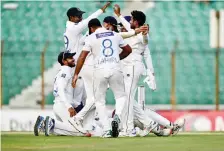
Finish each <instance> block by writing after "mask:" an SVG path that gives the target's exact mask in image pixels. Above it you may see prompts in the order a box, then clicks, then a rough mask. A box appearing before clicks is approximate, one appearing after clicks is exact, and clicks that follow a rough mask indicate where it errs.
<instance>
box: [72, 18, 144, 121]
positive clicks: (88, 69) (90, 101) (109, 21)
mask: <svg viewBox="0 0 224 151" xmlns="http://www.w3.org/2000/svg"><path fill="white" fill-rule="evenodd" d="M116 25H117V21H116V19H115V18H114V17H112V16H107V17H105V18H104V20H103V27H104V28H106V29H107V30H110V31H116V32H118V30H117V27H116ZM147 30H148V27H143V26H142V27H140V28H136V29H135V30H132V31H128V32H120V33H118V34H119V35H121V36H122V38H129V37H132V36H135V35H136V34H138V33H140V32H144V31H147ZM86 61H87V62H88V64H85V63H84V66H83V68H82V70H81V73H80V75H81V76H82V77H84V79H85V81H87V80H88V81H87V82H86V83H88V85H87V86H85V87H86V90H88V91H89V93H88V92H87V100H86V104H85V106H84V108H83V109H82V110H81V111H80V112H79V113H78V114H77V115H76V116H75V121H76V122H77V124H82V120H83V118H84V116H85V115H86V114H87V112H88V111H91V110H92V109H95V104H94V96H93V80H94V79H93V69H94V67H93V64H94V62H93V59H92V53H91V52H90V53H89V54H88V57H87V58H86V60H85V62H86ZM91 61H92V63H91ZM85 77H86V78H85Z"/></svg>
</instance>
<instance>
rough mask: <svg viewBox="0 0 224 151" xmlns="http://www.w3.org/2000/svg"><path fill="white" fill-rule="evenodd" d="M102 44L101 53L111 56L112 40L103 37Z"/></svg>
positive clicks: (112, 51)
mask: <svg viewBox="0 0 224 151" xmlns="http://www.w3.org/2000/svg"><path fill="white" fill-rule="evenodd" d="M102 45H103V55H104V56H105V57H110V56H112V55H113V53H114V50H113V48H112V47H111V46H112V41H111V40H110V39H104V40H103V43H102Z"/></svg>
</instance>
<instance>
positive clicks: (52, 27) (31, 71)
mask: <svg viewBox="0 0 224 151" xmlns="http://www.w3.org/2000/svg"><path fill="white" fill-rule="evenodd" d="M4 3H7V2H2V4H1V8H2V14H1V18H2V22H1V25H2V31H1V33H2V34H1V39H2V40H4V48H3V57H2V59H3V69H2V71H3V75H2V76H3V103H4V104H9V100H10V99H11V98H13V97H15V96H16V95H18V94H20V93H21V91H22V90H23V89H25V88H26V87H28V86H29V85H31V84H32V81H33V80H34V79H36V78H37V77H38V76H40V55H41V51H42V49H43V47H44V44H45V43H46V41H49V42H50V43H49V47H48V48H47V51H46V56H45V59H46V62H45V63H46V64H45V66H46V69H49V68H51V67H52V66H53V64H54V63H55V58H56V57H57V54H58V52H59V51H61V50H62V49H63V47H64V46H63V37H62V34H63V31H64V28H65V22H66V19H67V17H66V11H67V9H68V8H69V7H71V6H76V7H79V8H80V9H83V10H86V12H87V13H86V14H85V15H84V16H85V17H86V16H88V15H89V14H91V13H92V12H94V11H95V10H96V9H97V8H98V7H99V5H100V4H99V2H98V3H95V5H94V6H93V5H92V3H89V2H81V1H77V2H56V1H53V2H45V1H41V2H32V1H27V2H25V1H23V2H17V3H18V4H19V5H18V8H17V9H15V10H7V9H3V5H4ZM117 3H119V4H120V5H121V7H123V6H125V3H124V2H120V1H119V2H117ZM136 9H140V8H136ZM210 9H217V10H220V9H224V3H223V2H212V3H210V4H208V5H206V4H201V3H200V4H195V3H194V2H156V4H155V7H154V8H150V9H148V10H147V11H146V14H147V22H148V23H149V24H150V36H151V40H150V49H151V54H152V58H153V63H154V68H155V74H156V81H157V87H158V90H157V91H155V92H151V91H150V90H149V89H148V88H147V92H146V103H147V104H170V88H171V50H172V49H173V47H174V43H175V41H178V42H179V45H178V47H177V50H176V100H177V103H178V104H214V98H215V68H214V67H215V50H214V49H211V48H210V47H209V11H210ZM107 14H112V9H110V10H109V11H108V12H107ZM107 14H104V15H102V16H101V17H100V19H101V20H102V18H104V17H105V16H106V15H107ZM18 29H19V30H18ZM223 60H224V54H223V51H221V53H220V75H224V70H223V69H224V61H223ZM52 78H53V77H52ZM139 84H141V85H142V84H143V83H142V81H140V83H139ZM39 95H40V94H39ZM107 100H108V104H113V103H114V99H113V97H112V93H111V92H108V97H107ZM52 101H53V95H52V93H50V94H48V95H46V104H52ZM220 102H221V103H222V104H224V76H220Z"/></svg>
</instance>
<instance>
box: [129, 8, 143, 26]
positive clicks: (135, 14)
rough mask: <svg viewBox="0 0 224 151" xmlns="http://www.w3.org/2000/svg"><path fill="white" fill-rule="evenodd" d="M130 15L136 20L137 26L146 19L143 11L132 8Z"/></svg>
mask: <svg viewBox="0 0 224 151" xmlns="http://www.w3.org/2000/svg"><path fill="white" fill-rule="evenodd" d="M131 15H132V17H133V19H134V20H136V21H137V22H138V24H139V26H142V25H144V23H145V21H146V16H145V14H144V13H143V12H141V11H137V10H134V11H132V12H131Z"/></svg>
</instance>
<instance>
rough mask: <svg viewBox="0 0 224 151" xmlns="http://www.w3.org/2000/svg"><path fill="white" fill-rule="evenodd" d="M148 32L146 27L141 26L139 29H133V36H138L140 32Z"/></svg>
mask: <svg viewBox="0 0 224 151" xmlns="http://www.w3.org/2000/svg"><path fill="white" fill-rule="evenodd" d="M147 31H148V26H141V27H140V28H136V29H135V34H139V33H141V32H147Z"/></svg>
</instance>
